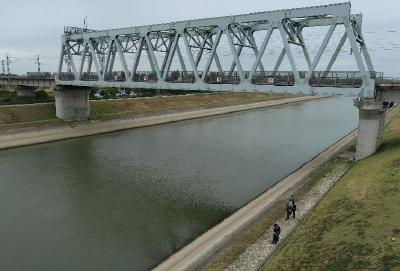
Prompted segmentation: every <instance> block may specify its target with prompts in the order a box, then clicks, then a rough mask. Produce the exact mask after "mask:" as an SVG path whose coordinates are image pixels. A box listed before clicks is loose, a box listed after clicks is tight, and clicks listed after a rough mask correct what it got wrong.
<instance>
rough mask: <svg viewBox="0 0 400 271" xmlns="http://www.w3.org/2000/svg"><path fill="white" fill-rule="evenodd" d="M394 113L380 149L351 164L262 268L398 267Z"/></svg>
mask: <svg viewBox="0 0 400 271" xmlns="http://www.w3.org/2000/svg"><path fill="white" fill-rule="evenodd" d="M395 113H397V115H395V117H394V119H393V120H392V121H391V122H390V123H389V125H388V126H387V127H386V129H385V134H384V141H383V144H382V146H381V147H380V148H379V149H378V151H377V152H376V153H375V154H373V155H371V156H370V157H367V158H365V159H363V160H360V161H358V162H356V163H354V164H353V165H352V166H351V168H350V169H349V170H348V171H347V172H346V174H345V175H344V176H343V177H342V178H341V179H340V180H339V181H338V182H337V183H336V185H335V186H334V187H333V188H332V189H331V190H330V191H329V192H328V193H327V195H326V196H325V197H324V198H323V199H322V200H321V201H320V202H319V203H318V205H317V206H316V208H315V210H314V211H313V212H312V213H310V214H309V215H308V216H307V217H305V219H304V222H303V223H302V224H301V225H300V226H299V227H298V229H297V230H296V231H295V232H294V233H293V234H292V235H291V236H290V237H289V238H288V239H287V240H285V241H284V242H283V243H282V244H281V249H279V250H278V251H277V252H276V253H275V254H273V255H272V257H271V259H269V260H268V261H267V262H266V264H265V265H264V266H263V267H262V268H261V269H260V270H399V268H400V257H399V253H400V229H399V224H400V216H399V214H400V207H399V204H398V203H399V201H398V191H399V189H400V183H399V180H400V171H399V168H400V162H399V161H400V147H399V146H400V144H399V142H400V133H399V132H400V114H399V108H397V109H396V110H394V111H392V114H390V115H393V114H395ZM388 120H390V116H389V118H388Z"/></svg>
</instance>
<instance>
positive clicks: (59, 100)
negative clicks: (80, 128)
mask: <svg viewBox="0 0 400 271" xmlns="http://www.w3.org/2000/svg"><path fill="white" fill-rule="evenodd" d="M89 92H90V88H87V87H74V86H62V87H57V88H55V90H54V96H55V100H56V116H57V118H60V119H62V120H65V121H82V120H87V119H89V115H90V105H89Z"/></svg>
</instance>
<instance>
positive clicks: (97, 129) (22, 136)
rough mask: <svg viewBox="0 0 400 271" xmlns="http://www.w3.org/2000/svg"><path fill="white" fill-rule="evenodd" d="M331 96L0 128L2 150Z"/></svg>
mask: <svg viewBox="0 0 400 271" xmlns="http://www.w3.org/2000/svg"><path fill="white" fill-rule="evenodd" d="M326 97H329V96H302V97H295V98H288V99H281V100H273V101H265V102H256V103H249V104H242V105H235V106H225V107H218V108H212V109H200V110H191V111H185V112H179V113H170V114H165V115H157V116H148V117H140V118H130V119H117V120H108V121H86V122H80V123H72V124H62V125H56V126H51V125H48V126H43V127H40V126H38V127H35V126H33V127H30V128H14V129H5V130H0V150H1V149H7V148H14V147H21V146H26V145H33V144H40V143H46V142H51V141H58V140H63V139H68V138H76V137H83V136H90V135H96V134H103V133H110V132H115V131H120V130H126V129H132V128H139V127H144V126H152V125H158V124H164V123H170V122H177V121H183V120H189V119H195V118H203V117H209V116H216V115H222V114H228V113H233V112H239V111H245V110H252V109H259V108H266V107H273V106H279V105H285V104H290V103H297V102H303V101H309V100H315V99H321V98H326Z"/></svg>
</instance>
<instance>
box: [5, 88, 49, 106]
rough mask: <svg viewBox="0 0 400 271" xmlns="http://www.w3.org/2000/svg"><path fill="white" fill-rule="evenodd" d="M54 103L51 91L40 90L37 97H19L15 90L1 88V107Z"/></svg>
mask: <svg viewBox="0 0 400 271" xmlns="http://www.w3.org/2000/svg"><path fill="white" fill-rule="evenodd" d="M46 102H54V97H53V94H52V92H51V91H50V89H38V90H36V92H35V97H18V96H17V93H16V91H15V89H13V88H0V106H1V105H15V104H34V103H46Z"/></svg>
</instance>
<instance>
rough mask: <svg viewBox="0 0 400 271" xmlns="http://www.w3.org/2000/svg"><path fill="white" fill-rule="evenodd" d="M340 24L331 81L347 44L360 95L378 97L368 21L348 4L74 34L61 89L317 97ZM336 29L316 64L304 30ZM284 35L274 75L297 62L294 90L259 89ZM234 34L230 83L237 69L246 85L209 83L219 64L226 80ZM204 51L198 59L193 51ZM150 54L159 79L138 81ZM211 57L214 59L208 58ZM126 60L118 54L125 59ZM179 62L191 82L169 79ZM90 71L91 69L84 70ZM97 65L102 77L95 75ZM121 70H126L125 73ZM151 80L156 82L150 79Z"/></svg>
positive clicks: (66, 48) (67, 42)
mask: <svg viewBox="0 0 400 271" xmlns="http://www.w3.org/2000/svg"><path fill="white" fill-rule="evenodd" d="M338 25H343V26H344V28H345V34H344V36H343V38H342V40H341V41H340V43H339V45H338V47H337V49H336V51H335V52H334V54H333V56H332V57H331V60H330V61H329V64H328V66H327V68H326V70H325V71H324V74H325V75H326V74H327V73H328V72H329V71H330V70H331V68H332V65H333V64H334V62H335V61H336V58H337V56H338V54H339V52H340V50H341V48H342V47H343V44H344V43H345V41H346V40H349V42H350V46H351V48H352V51H353V53H354V57H355V60H356V62H357V66H358V70H359V72H360V75H361V78H362V82H363V83H362V86H361V88H360V89H359V91H360V96H362V97H373V96H374V85H375V83H374V79H375V71H374V68H373V65H372V61H371V59H370V56H369V54H368V51H367V48H366V44H365V40H364V38H363V35H362V32H361V25H362V16H361V15H351V4H350V3H341V4H332V5H325V6H316V7H306V8H297V9H288V10H277V11H269V12H259V13H251V14H245V15H237V16H226V17H217V18H209V19H200V20H189V21H180V22H173V23H166V24H156V25H148V26H140V27H130V28H121V29H111V30H104V31H88V30H86V31H85V30H82V29H81V30H78V31H68V32H65V34H64V35H63V36H62V45H61V54H60V59H59V60H60V62H59V68H58V74H59V76H58V77H57V78H56V84H57V85H73V86H87V87H125V88H142V89H182V90H215V91H276V92H281V91H290V92H300V91H301V92H315V91H317V90H318V88H313V87H312V86H311V85H310V79H311V78H312V76H313V74H314V70H315V68H316V67H317V65H318V63H319V61H320V59H321V57H322V55H323V54H324V51H325V48H326V46H327V44H328V42H329V40H330V38H331V36H332V33H333V32H334V30H335V28H336V27H337V26H338ZM316 26H330V28H329V31H328V33H327V34H326V36H325V38H324V40H323V42H322V44H321V46H320V48H319V50H318V53H317V55H316V57H315V59H313V60H312V59H310V56H309V54H308V50H307V47H306V45H305V44H304V38H303V33H302V30H303V28H305V27H316ZM256 31H266V34H265V37H264V40H263V42H262V44H261V46H260V48H258V47H257V44H256V43H255V41H254V32H256ZM274 31H278V32H279V33H280V36H281V39H282V42H283V44H284V48H283V49H282V53H281V55H280V56H279V58H278V61H277V63H276V64H275V68H274V71H273V75H274V74H276V72H277V70H278V69H279V67H280V65H281V63H282V60H283V58H284V56H285V55H286V56H287V57H288V59H289V63H290V66H291V72H292V73H293V76H294V85H288V86H276V85H268V84H266V85H260V84H254V82H253V77H254V74H255V73H256V72H257V69H259V72H261V73H264V72H265V71H264V67H263V65H262V63H261V58H262V56H263V54H264V52H265V49H266V47H267V46H268V43H269V40H270V37H271V34H272V33H273V32H274ZM223 36H226V38H227V40H228V43H229V47H230V51H231V55H232V57H233V59H234V61H233V63H232V65H231V68H230V70H229V71H228V77H229V76H231V75H232V72H233V70H234V69H235V68H236V69H237V74H238V75H239V78H240V83H237V84H232V83H231V82H227V83H225V82H223V83H221V84H210V83H207V81H206V77H207V74H208V73H209V72H210V67H211V65H212V62H213V61H214V62H215V64H216V67H217V69H218V70H217V71H216V72H218V74H219V76H221V77H224V76H225V73H224V72H223V71H222V68H221V64H220V61H219V57H218V54H217V49H218V46H220V40H221V38H222V37H223ZM180 41H183V44H184V47H185V49H186V54H187V57H188V59H189V63H190V68H188V67H186V65H185V63H184V61H183V57H182V54H183V52H182V51H181V48H180V46H179V42H180ZM292 46H300V47H301V48H302V52H303V54H304V57H305V59H306V60H307V65H308V71H306V72H305V73H300V72H299V70H298V68H297V65H296V62H295V59H294V57H293V53H292ZM244 47H248V48H251V49H252V50H253V52H254V54H255V56H256V58H255V62H254V63H253V64H252V69H251V70H250V71H244V70H243V68H242V65H241V61H240V54H241V51H242V49H243V48H244ZM194 48H195V49H196V50H199V52H198V54H197V55H196V54H194V52H193V49H194ZM143 52H146V54H147V57H148V59H149V63H150V66H151V69H152V76H153V77H154V78H150V79H149V78H148V77H146V79H145V80H144V81H138V80H136V79H135V77H136V76H138V74H139V72H138V71H137V67H138V63H139V61H140V58H141V57H143V56H142V53H143ZM155 52H159V53H160V54H163V61H162V63H158V61H157V57H156V55H155ZM206 52H208V54H207V53H206ZM132 53H133V54H135V55H136V58H135V60H134V63H133V66H132V68H131V69H129V67H128V64H127V61H126V54H132ZM117 55H118V56H117ZM75 56H80V57H81V59H80V63H79V67H78V69H77V67H75V63H74V61H73V57H75ZM116 57H119V60H120V62H121V65H122V69H123V71H122V72H123V76H121V78H120V79H118V80H117V79H115V80H114V79H113V77H114V76H113V72H114V71H113V66H114V61H115V58H116ZM174 57H178V58H179V62H180V65H181V67H182V70H183V72H184V74H185V75H188V74H191V75H192V79H191V80H192V81H191V82H179V83H178V82H170V81H168V80H167V79H168V74H169V72H170V67H171V63H172V61H173V58H174ZM202 59H205V61H206V65H205V68H204V70H202V71H199V70H198V66H199V62H200V61H201V60H202ZM85 63H86V64H87V70H86V71H84V65H85ZM92 63H94V68H95V71H94V72H92V70H91V69H92ZM63 66H68V73H67V75H68V76H65V73H63V72H62V69H63ZM120 72H121V71H120ZM150 77H151V76H150Z"/></svg>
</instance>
